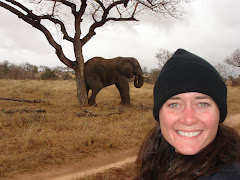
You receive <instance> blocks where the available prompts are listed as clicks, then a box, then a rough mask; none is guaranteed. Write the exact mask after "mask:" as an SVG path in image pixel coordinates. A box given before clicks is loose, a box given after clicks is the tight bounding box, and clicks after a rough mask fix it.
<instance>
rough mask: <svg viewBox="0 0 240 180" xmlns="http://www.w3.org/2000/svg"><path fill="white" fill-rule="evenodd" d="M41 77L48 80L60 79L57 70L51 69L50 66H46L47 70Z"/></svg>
mask: <svg viewBox="0 0 240 180" xmlns="http://www.w3.org/2000/svg"><path fill="white" fill-rule="evenodd" d="M40 78H41V79H42V80H47V79H51V80H54V79H58V76H57V75H56V72H55V71H54V70H51V69H50V68H46V69H45V71H44V72H43V73H42V74H41V76H40Z"/></svg>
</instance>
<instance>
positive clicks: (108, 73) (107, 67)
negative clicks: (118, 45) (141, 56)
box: [84, 57, 144, 105]
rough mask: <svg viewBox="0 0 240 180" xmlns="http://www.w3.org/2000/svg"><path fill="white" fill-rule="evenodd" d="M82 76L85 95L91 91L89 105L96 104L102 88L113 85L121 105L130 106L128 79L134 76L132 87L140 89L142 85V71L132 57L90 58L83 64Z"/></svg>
mask: <svg viewBox="0 0 240 180" xmlns="http://www.w3.org/2000/svg"><path fill="white" fill-rule="evenodd" d="M84 75H85V82H86V89H87V95H88V92H89V90H90V89H91V90H92V94H91V96H90V98H89V99H88V104H89V105H95V104H96V96H97V94H98V92H99V91H100V90H101V89H102V88H104V87H107V86H110V85H113V84H115V86H116V87H117V89H118V91H119V93H120V97H121V104H123V105H127V104H130V94H129V83H128V78H133V77H134V76H135V78H134V86H135V87H136V88H140V87H142V86H143V83H144V76H143V72H142V69H141V67H140V65H139V63H138V61H137V59H135V58H133V57H116V58H113V59H104V58H102V57H94V58H91V59H89V60H88V61H87V62H85V64H84Z"/></svg>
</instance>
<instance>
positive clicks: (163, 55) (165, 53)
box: [155, 48, 173, 70]
mask: <svg viewBox="0 0 240 180" xmlns="http://www.w3.org/2000/svg"><path fill="white" fill-rule="evenodd" d="M172 55H173V53H172V52H170V51H169V50H168V49H164V48H161V49H159V50H158V52H157V53H156V55H155V57H156V58H157V61H158V66H159V69H160V70H161V69H162V68H163V66H164V64H165V63H166V62H167V61H168V59H169V58H170V57H172Z"/></svg>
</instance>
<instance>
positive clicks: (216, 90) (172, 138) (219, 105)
mask: <svg viewBox="0 0 240 180" xmlns="http://www.w3.org/2000/svg"><path fill="white" fill-rule="evenodd" d="M153 94H154V107H153V115H154V118H155V120H156V121H157V122H158V124H157V125H156V127H154V128H153V129H152V130H151V132H150V133H149V136H148V137H147V138H146V140H145V142H144V143H143V145H142V147H141V149H140V151H139V154H138V158H137V172H138V174H137V176H136V178H135V180H140V179H141V180H149V179H151V180H158V179H160V180H172V179H177V180H182V179H184V180H185V179H187V180H193V179H197V180H210V179H216V180H228V179H231V180H239V179H240V136H239V134H238V133H237V132H235V131H234V130H233V129H231V128H229V127H227V126H225V125H223V124H222V123H223V121H224V120H225V118H226V115H227V87H226V85H225V83H224V82H223V80H222V78H221V76H220V75H219V73H218V72H217V71H216V69H215V68H214V67H213V66H212V65H211V64H209V63H208V62H207V61H205V60H204V59H202V58H200V57H198V56H196V55H194V54H192V53H189V52H187V51H185V50H183V49H179V50H177V51H176V52H175V53H174V55H173V56H172V57H171V58H170V59H169V60H168V61H167V63H166V64H165V65H164V67H163V69H162V70H161V72H160V74H159V77H158V79H157V82H156V84H155V86H154V92H153Z"/></svg>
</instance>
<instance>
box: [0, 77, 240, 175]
mask: <svg viewBox="0 0 240 180" xmlns="http://www.w3.org/2000/svg"><path fill="white" fill-rule="evenodd" d="M152 88H153V85H151V84H146V83H145V84H144V86H143V87H142V88H140V89H136V88H134V87H133V85H132V84H131V85H130V92H131V103H132V105H131V106H121V105H120V104H119V102H120V97H119V93H118V91H117V89H116V88H115V86H111V87H108V88H105V89H103V90H102V91H101V92H100V93H99V94H98V96H97V103H98V106H94V107H91V106H84V107H82V108H83V109H85V110H89V111H91V112H93V113H95V114H99V115H102V116H97V117H90V116H82V117H78V116H77V114H78V113H83V111H82V110H81V109H80V107H79V105H78V103H77V98H76V85H75V81H71V80H68V81H61V80H57V81H37V80H23V81H21V80H18V81H15V80H0V97H7V98H17V99H31V100H32V99H41V100H44V101H45V102H44V103H36V104H33V103H26V102H16V101H6V100H0V111H1V112H0V137H1V139H0V177H5V176H15V175H16V174H18V173H23V172H30V171H36V170H43V169H44V168H49V167H51V166H52V165H58V164H63V163H69V162H77V161H79V160H80V159H82V158H84V157H87V156H88V155H89V154H93V153H96V152H100V151H111V150H114V149H128V148H131V147H135V146H139V145H140V144H141V142H142V139H143V138H144V136H145V135H146V133H147V132H148V131H149V129H150V128H151V127H152V126H153V125H154V123H155V122H154V121H153V117H152V104H153V99H152V98H153V97H152ZM239 93H240V88H239V87H233V88H232V87H231V88H229V97H228V101H229V114H236V113H240V109H239V102H240V96H239ZM26 108H27V109H42V110H46V113H37V112H28V113H27V112H15V113H11V114H7V113H6V112H7V111H8V110H12V109H26ZM117 112H120V113H121V114H113V115H111V116H105V115H106V114H109V113H117ZM126 173H127V172H126ZM110 174H111V173H110ZM120 174H123V173H120ZM126 176H127V175H126ZM118 179H121V178H118Z"/></svg>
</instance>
